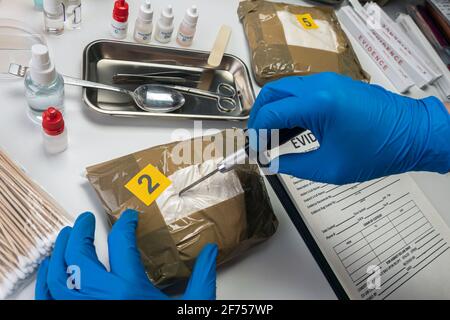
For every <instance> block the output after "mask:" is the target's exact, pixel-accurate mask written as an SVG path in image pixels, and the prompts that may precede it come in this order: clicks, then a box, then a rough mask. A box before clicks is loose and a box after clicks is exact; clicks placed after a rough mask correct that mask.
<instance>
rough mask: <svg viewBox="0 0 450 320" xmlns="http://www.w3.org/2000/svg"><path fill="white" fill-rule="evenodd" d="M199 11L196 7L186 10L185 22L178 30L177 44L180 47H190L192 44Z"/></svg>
mask: <svg viewBox="0 0 450 320" xmlns="http://www.w3.org/2000/svg"><path fill="white" fill-rule="evenodd" d="M197 21H198V11H197V7H196V6H192V7H190V8H189V9H187V10H186V14H185V15H184V19H183V21H182V22H181V23H180V27H179V29H178V35H177V42H178V44H179V45H180V46H184V47H188V46H190V45H191V44H192V40H193V39H194V35H195V30H196V28H197Z"/></svg>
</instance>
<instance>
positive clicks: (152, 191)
mask: <svg viewBox="0 0 450 320" xmlns="http://www.w3.org/2000/svg"><path fill="white" fill-rule="evenodd" d="M171 183H172V182H171V181H170V180H169V178H167V177H166V176H165V175H163V174H162V173H161V172H160V171H159V170H158V169H156V168H155V167H154V166H152V165H151V164H149V165H148V166H146V167H145V168H144V169H142V170H141V171H140V172H139V173H138V174H137V175H135V176H134V178H132V179H131V180H130V181H128V183H127V184H126V185H125V188H127V189H128V190H130V192H131V193H132V194H134V195H135V196H136V197H137V198H138V199H139V200H141V201H142V202H143V203H145V205H146V206H149V205H150V204H151V203H152V202H153V201H155V200H156V198H158V196H159V195H160V194H161V193H162V192H163V191H164V190H166V188H167V187H168V186H170V184H171Z"/></svg>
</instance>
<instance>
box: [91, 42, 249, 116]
mask: <svg viewBox="0 0 450 320" xmlns="http://www.w3.org/2000/svg"><path fill="white" fill-rule="evenodd" d="M208 56H209V53H208V52H205V51H197V50H187V49H178V48H170V47H161V46H153V45H141V44H135V43H129V42H122V41H112V40H97V41H93V42H91V43H90V44H88V45H87V46H86V48H85V49H84V53H83V79H85V80H90V81H95V82H100V83H104V84H114V83H113V76H114V75H115V74H118V73H127V74H145V73H152V72H161V71H163V72H164V71H179V72H183V73H185V72H188V73H189V74H192V75H194V76H197V77H198V79H199V80H198V83H195V85H194V87H195V86H196V87H197V88H200V89H203V90H210V91H216V90H217V88H218V86H219V85H220V83H227V84H230V85H231V86H233V87H234V88H235V89H236V92H237V95H236V102H237V107H236V109H235V110H233V111H229V112H224V111H220V110H219V109H218V107H217V101H215V100H213V99H208V98H205V97H199V96H194V95H190V94H184V95H185V98H186V102H185V105H184V106H183V107H182V108H180V109H178V110H176V111H174V112H170V113H156V112H146V111H142V110H140V109H139V108H138V107H137V106H136V105H135V104H134V102H133V101H132V99H131V98H130V97H128V96H126V95H124V94H120V93H115V92H110V91H106V90H98V89H90V88H85V89H83V100H84V102H85V103H86V105H87V106H88V107H89V108H91V109H92V110H95V111H97V112H100V113H103V114H108V115H113V116H124V117H163V118H190V119H216V120H245V119H247V118H248V116H249V113H250V110H251V108H252V105H253V102H254V100H255V95H254V91H253V86H252V83H251V78H250V74H249V72H248V69H247V66H246V65H245V64H244V62H242V60H240V59H239V58H237V57H235V56H233V55H230V54H225V55H224V57H223V59H222V63H221V65H220V66H219V67H217V68H211V67H209V66H208V63H207V60H208ZM144 83H145V82H142V83H132V84H128V83H127V84H120V85H118V84H114V85H118V86H120V87H123V88H126V89H129V90H134V89H135V88H136V87H137V86H139V85H140V84H144ZM147 83H148V82H147Z"/></svg>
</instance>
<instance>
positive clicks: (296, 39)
mask: <svg viewBox="0 0 450 320" xmlns="http://www.w3.org/2000/svg"><path fill="white" fill-rule="evenodd" d="M277 15H278V18H279V19H280V21H281V24H282V25H283V29H284V34H285V37H286V42H287V44H288V45H290V46H299V47H306V48H312V49H319V50H325V51H331V52H338V46H339V43H338V41H337V37H336V33H335V32H334V29H333V26H332V25H331V24H330V23H329V22H328V21H326V20H318V19H314V22H315V23H316V25H317V26H318V28H317V29H305V28H303V26H302V25H301V24H300V22H298V20H297V17H296V16H295V15H294V14H292V13H290V12H288V11H277Z"/></svg>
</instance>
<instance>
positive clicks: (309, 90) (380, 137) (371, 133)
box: [248, 73, 450, 184]
mask: <svg viewBox="0 0 450 320" xmlns="http://www.w3.org/2000/svg"><path fill="white" fill-rule="evenodd" d="M248 127H249V129H282V128H293V127H302V128H305V129H310V130H311V131H312V133H313V134H314V135H315V137H316V138H317V139H318V141H319V143H320V148H319V149H317V150H315V151H312V152H309V153H305V154H288V155H282V156H280V157H279V158H278V160H279V164H278V165H279V166H278V167H279V169H278V170H279V172H281V173H286V174H290V175H294V176H297V177H299V178H304V179H308V180H314V181H319V182H326V183H333V184H345V183H350V182H358V181H366V180H370V179H374V178H378V177H382V176H386V175H391V174H397V173H403V172H406V171H435V172H440V173H447V172H449V169H450V116H449V113H448V112H447V110H446V109H445V107H444V105H443V104H442V103H441V102H440V101H439V100H438V99H437V98H434V97H428V98H425V99H421V100H415V99H411V98H408V97H404V96H400V95H397V94H394V93H392V92H389V91H387V90H385V89H383V88H382V87H380V86H377V85H370V84H366V83H363V82H360V81H354V80H352V79H351V78H349V77H346V76H340V75H337V74H334V73H321V74H316V75H311V76H306V77H288V78H284V79H281V80H278V81H274V82H271V83H269V84H267V85H266V86H265V87H264V88H262V90H261V92H260V94H259V95H258V97H257V99H256V102H255V104H254V106H253V109H252V112H251V115H250V119H249V123H248Z"/></svg>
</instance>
